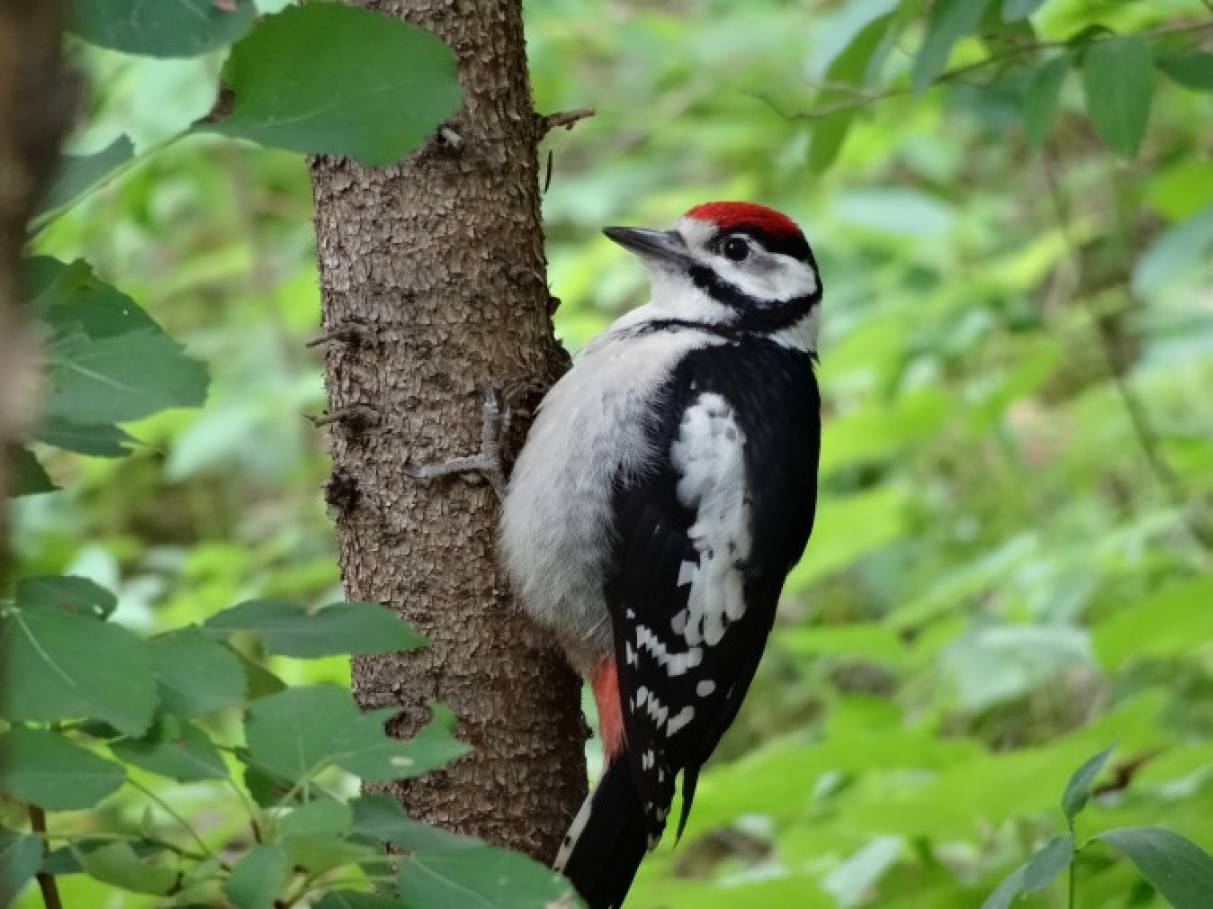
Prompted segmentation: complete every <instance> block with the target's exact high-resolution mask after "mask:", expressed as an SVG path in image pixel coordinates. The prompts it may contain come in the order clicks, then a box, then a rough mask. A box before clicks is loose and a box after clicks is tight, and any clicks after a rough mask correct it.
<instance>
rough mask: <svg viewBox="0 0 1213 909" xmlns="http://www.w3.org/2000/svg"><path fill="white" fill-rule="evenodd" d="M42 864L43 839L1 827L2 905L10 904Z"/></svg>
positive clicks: (0, 869) (0, 892) (0, 882)
mask: <svg viewBox="0 0 1213 909" xmlns="http://www.w3.org/2000/svg"><path fill="white" fill-rule="evenodd" d="M41 866H42V840H41V839H39V838H38V837H36V836H27V835H25V834H23V833H15V832H14V831H12V830H5V829H4V828H3V827H0V906H8V905H10V904H11V903H12V902H13V901H14V900H15V899H16V897H17V894H18V893H20V892H21V891H22V890H23V889H24V888H25V885H26V884H28V883H29V882H30V881H31V880H33V878H34V875H35V874H37V873H38V869H39V868H40V867H41Z"/></svg>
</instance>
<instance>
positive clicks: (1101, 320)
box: [1042, 147, 1213, 552]
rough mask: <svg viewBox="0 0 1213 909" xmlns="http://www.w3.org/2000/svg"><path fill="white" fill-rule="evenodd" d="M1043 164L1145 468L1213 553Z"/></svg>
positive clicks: (1048, 158) (1080, 291) (1212, 540)
mask: <svg viewBox="0 0 1213 909" xmlns="http://www.w3.org/2000/svg"><path fill="white" fill-rule="evenodd" d="M1042 161H1043V162H1044V175H1045V184H1046V185H1047V187H1048V190H1049V199H1050V201H1051V202H1052V205H1053V212H1054V215H1055V216H1056V218H1057V224H1058V227H1059V228H1060V230H1061V235H1062V239H1063V240H1064V241H1065V244H1066V250H1067V252H1068V253H1069V255H1070V259H1071V260H1072V262H1073V264H1074V269H1075V272H1076V274H1077V277H1078V288H1077V296H1078V299H1079V301H1080V302H1081V303H1082V305H1083V307H1084V308H1085V309H1086V310H1087V314H1088V315H1089V316H1090V318H1091V321H1092V323H1093V324H1094V326H1095V332H1096V335H1097V336H1098V338H1099V349H1100V353H1101V354H1102V356H1103V360H1104V365H1105V367H1106V369H1107V372H1108V377H1109V378H1111V380H1112V383H1113V385H1114V386H1115V388H1116V394H1117V396H1118V397H1119V398H1120V402H1121V406H1122V407H1123V408H1124V410H1125V414H1126V415H1127V416H1128V418H1129V425H1130V426H1132V428H1133V434H1134V435H1135V436H1136V438H1137V444H1138V446H1139V447H1140V448H1141V451H1142V454H1143V455H1144V456H1145V460H1146V464H1147V465H1148V466H1149V468H1150V472H1151V473H1152V474H1153V475H1154V478H1155V480H1156V481H1157V482H1158V484H1159V486H1160V487H1162V489H1163V491H1164V492H1165V493H1166V495H1167V497H1168V498H1169V499H1170V500H1171V502H1172V504H1173V505H1174V506H1175V507H1176V508H1177V509H1178V510H1179V515H1180V519H1181V520H1182V521H1183V523H1184V526H1185V527H1186V528H1187V530H1188V533H1189V534H1190V535H1191V536H1192V538H1193V539H1194V540H1195V541H1196V542H1197V543H1198V544H1199V545H1200V546H1202V547H1203V548H1204V549H1206V550H1208V551H1211V552H1213V529H1210V528H1209V527H1207V526H1206V525H1205V524H1204V522H1203V521H1200V520H1198V519H1197V518H1196V516H1195V515H1193V514H1192V513H1191V511H1190V505H1191V497H1190V496H1189V494H1188V491H1187V490H1186V489H1185V488H1184V485H1183V481H1182V480H1181V479H1180V477H1179V475H1178V474H1177V473H1175V471H1174V470H1173V469H1172V467H1171V465H1170V464H1169V463H1168V462H1167V460H1166V458H1165V457H1164V456H1163V453H1162V451H1161V450H1160V446H1159V442H1158V434H1157V433H1156V432H1155V431H1154V427H1153V426H1152V425H1151V424H1150V419H1149V417H1148V415H1147V414H1146V408H1145V405H1144V404H1142V402H1141V399H1140V398H1139V397H1138V396H1137V391H1136V389H1134V388H1133V386H1132V384H1131V383H1130V382H1129V380H1128V377H1127V376H1125V374H1124V372H1123V370H1122V369H1121V364H1120V362H1119V360H1118V358H1117V352H1116V337H1115V335H1114V334H1113V332H1112V329H1111V326H1110V325H1109V324H1108V320H1107V318H1106V317H1105V316H1104V314H1103V313H1100V312H1099V311H1098V310H1097V309H1096V308H1095V306H1094V304H1093V303H1092V302H1091V299H1090V298H1089V297H1088V295H1087V294H1086V293H1085V292H1084V288H1085V286H1086V284H1087V279H1086V260H1085V259H1084V258H1083V255H1082V251H1081V250H1080V249H1079V247H1078V243H1077V242H1076V241H1075V239H1074V236H1073V233H1072V232H1071V230H1070V217H1069V210H1068V207H1067V205H1066V201H1065V197H1064V196H1063V195H1062V192H1061V187H1060V186H1059V185H1058V183H1057V176H1056V174H1054V172H1053V158H1052V154H1051V153H1050V151H1049V149H1048V148H1047V147H1046V148H1045V150H1044V154H1043V155H1042Z"/></svg>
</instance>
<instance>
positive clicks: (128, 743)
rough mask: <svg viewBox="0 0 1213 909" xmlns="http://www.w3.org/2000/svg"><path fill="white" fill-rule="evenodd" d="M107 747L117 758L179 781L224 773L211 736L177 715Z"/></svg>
mask: <svg viewBox="0 0 1213 909" xmlns="http://www.w3.org/2000/svg"><path fill="white" fill-rule="evenodd" d="M110 750H111V751H113V752H114V755H115V756H116V757H117V758H118V759H119V760H122V761H126V762H127V763H128V764H134V765H135V766H136V767H142V768H143V769H144V770H148V771H151V772H152V773H158V774H159V775H160V776H166V777H169V778H170V779H174V780H177V782H179V783H190V782H194V781H196V780H221V779H223V778H224V777H226V776H227V765H226V764H224V763H223V756H222V755H221V754H220V753H219V749H218V748H216V747H215V745H214V744H213V743H212V742H211V740H210V737H209V736H208V735H207V734H206V733H205V732H203V731H202V730H201V729H199V728H198V727H197V726H195V725H194V724H193V723H189V722H184V721H181V720H178V719H177V718H176V717H166V718H165V719H164V720H163V721H162V722H161V723H159V724H158V726H157V728H155V729H154V730H152V732H151V733H150V734H148V735H146V736H144V737H143V738H141V739H121V740H120V741H117V742H113V743H111V744H110Z"/></svg>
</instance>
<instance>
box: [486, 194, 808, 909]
mask: <svg viewBox="0 0 1213 909" xmlns="http://www.w3.org/2000/svg"><path fill="white" fill-rule="evenodd" d="M607 234H608V236H610V237H612V239H615V240H616V241H617V242H619V243H621V244H622V245H624V246H625V247H627V248H629V249H631V250H633V251H634V252H636V253H638V254H639V255H640V256H641V257H642V258H643V259H644V261H645V262H646V264H647V265H648V266H649V270H650V274H651V277H652V283H653V298H652V302H650V303H649V304H648V305H646V306H643V307H641V308H640V309H638V310H636V311H634V312H632V313H630V314H628V315H626V316H624V317H623V318H621V319H620V320H618V321H617V322H616V323H615V324H614V325H613V326H612V327H611V328H610V329H608V330H607V331H606V332H605V333H604V334H603V335H601V336H599V337H598V338H596V339H595V340H594V341H593V342H592V343H591V344H590V345H589V346H588V347H587V348H586V350H585V351H584V352H583V354H582V356H581V357H580V358H579V360H578V361H577V363H576V365H575V366H574V367H573V369H572V370H571V371H570V372H569V373H568V374H567V375H566V376H565V377H564V378H563V379H561V381H560V382H559V383H557V385H556V386H555V387H554V388H553V389H552V391H551V392H550V393H549V394H548V396H547V397H546V398H545V399H544V402H543V405H542V406H541V409H540V413H539V415H538V417H537V419H536V422H535V424H534V426H533V427H532V429H531V432H530V435H529V436H528V438H527V443H526V445H525V447H524V449H523V451H522V453H521V454H520V456H519V459H518V462H517V464H516V466H515V469H514V474H513V476H512V478H511V480H510V487H509V493H508V495H507V497H506V503H505V512H504V517H503V521H502V535H501V552H502V556H503V560H504V562H505V565H506V567H507V569H508V570H509V572H510V575H511V578H512V580H513V582H514V584H515V586H516V588H517V590H518V593H519V596H520V599H521V602H522V604H523V606H524V608H525V609H527V611H528V612H530V613H531V615H532V616H534V617H535V618H536V619H538V620H539V621H540V622H542V623H544V624H545V625H547V626H549V627H550V628H552V629H553V630H554V631H555V633H556V636H557V638H558V639H559V640H560V642H561V644H562V645H563V647H564V649H565V651H566V654H567V655H568V657H569V660H570V662H572V664H573V665H574V666H575V667H576V668H577V669H578V670H579V671H580V672H581V673H582V674H583V675H585V676H586V677H587V678H588V679H590V680H591V681H592V683H593V686H594V693H595V697H596V699H597V701H598V706H599V715H600V722H601V724H602V732H603V741H604V747H605V749H606V752H607V754H606V757H607V767H606V771H605V773H604V776H603V779H602V780H601V781H600V782H599V784H598V786H597V788H596V789H595V791H594V792H593V793H591V795H590V797H589V798H588V799H587V800H586V803H585V805H584V806H583V807H582V810H581V811H580V812H579V813H578V815H577V817H576V818H574V820H573V823H572V825H571V827H570V830H569V835H568V837H567V838H566V840H565V845H564V848H563V849H562V851H561V855H560V857H559V858H558V860H557V868H558V869H560V870H563V871H564V872H565V873H566V874H567V875H568V876H569V878H570V879H571V880H572V881H573V883H574V884H575V885H576V886H577V889H578V891H579V892H580V893H581V895H582V896H583V897H584V898H585V899H586V900H587V902H588V903H589V905H590V906H591V909H606V907H616V906H619V905H620V904H621V903H622V901H623V899H624V897H625V895H626V893H627V890H628V888H629V886H630V885H631V881H632V878H633V876H634V875H635V872H636V868H637V866H638V865H639V863H640V861H641V859H642V858H643V856H644V853H645V852H646V851H647V850H648V849H650V848H652V847H653V846H654V845H655V844H656V843H657V841H658V840H659V839H660V836H661V833H662V831H663V829H664V828H665V826H666V823H667V818H668V813H669V810H670V804H671V800H672V798H673V795H674V787H675V779H676V777H677V776H678V775H679V774H681V776H682V792H683V811H682V816H681V817H680V818H679V822H678V828H677V829H678V831H679V833H681V830H682V826H683V824H685V821H686V815H687V812H688V811H689V810H690V808H691V803H692V800H693V796H694V789H695V782H696V780H697V778H698V773H699V769H700V767H702V765H703V764H704V762H705V761H706V760H707V759H708V757H709V756H710V755H711V753H712V751H713V749H714V748H715V747H716V745H717V744H718V743H719V741H720V738H721V736H722V735H723V734H724V732H725V730H726V729H727V728H728V726H729V725H730V723H731V722H732V721H733V719H734V717H735V716H736V714H737V711H738V709H739V708H740V706H741V702H742V700H743V699H744V697H745V693H746V691H747V689H748V687H749V685H750V682H751V680H752V678H753V675H754V672H755V669H756V668H757V666H758V662H759V660H760V658H761V656H762V651H763V648H764V646H765V644H766V639H767V635H768V633H769V632H770V629H771V625H772V623H773V621H774V617H775V608H776V604H777V602H778V599H779V594H780V590H781V588H782V586H783V582H784V579H785V578H786V576H787V573H788V571H789V570H790V569H791V568H792V566H793V565H794V564H795V563H796V561H797V560H798V559H799V558H800V556H801V553H802V552H803V550H804V547H805V544H806V542H807V540H808V538H809V533H810V531H811V529H812V525H813V515H814V508H815V503H816V487H817V460H818V449H819V442H820V399H819V394H818V389H817V384H816V380H815V378H814V373H813V358H814V351H815V344H816V326H817V318H818V311H819V304H820V299H821V285H820V279H819V276H818V273H817V267H816V263H815V261H814V259H813V255H812V252H811V251H810V249H809V246H808V244H807V242H805V240H804V237H803V235H802V234H801V232H800V230H799V229H798V228H797V227H796V225H795V224H794V223H793V222H792V221H791V220H790V219H788V218H786V217H785V216H783V215H781V214H779V213H778V212H774V211H772V210H771V209H767V208H763V207H761V206H756V205H751V204H748V203H711V204H709V205H703V206H699V207H697V208H695V209H692V210H691V211H690V212H688V213H687V215H685V216H684V217H683V218H682V219H681V220H680V221H679V223H678V226H677V227H676V229H675V230H674V231H669V232H658V231H642V230H636V229H624V228H609V229H608V230H607Z"/></svg>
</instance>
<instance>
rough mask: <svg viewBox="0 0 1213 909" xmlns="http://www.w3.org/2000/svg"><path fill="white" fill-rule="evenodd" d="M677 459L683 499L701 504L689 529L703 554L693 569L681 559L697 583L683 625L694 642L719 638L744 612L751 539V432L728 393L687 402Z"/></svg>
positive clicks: (682, 571)
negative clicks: (748, 440)
mask: <svg viewBox="0 0 1213 909" xmlns="http://www.w3.org/2000/svg"><path fill="white" fill-rule="evenodd" d="M670 460H671V462H672V463H673V465H674V467H675V468H676V469H677V471H678V474H679V479H678V487H677V495H678V500H679V501H680V502H681V503H682V504H683V505H685V506H686V507H687V508H690V509H692V510H694V512H695V523H694V524H692V525H691V528H690V530H688V531H687V536H688V537H689V538H690V540H691V543H692V544H693V545H694V546H695V549H696V550H697V551H698V552H699V554H700V560H699V564H698V565H697V566H695V570H694V571H693V572H691V571H688V570H687V569H686V566H687V565H688V564H689V563H688V562H683V563H682V565H680V566H679V584H680V585H682V584H683V583H685V581H686V580H687V579H688V578H689V580H690V587H691V589H690V591H689V592H688V594H687V620H686V622H685V624H684V625H683V628H682V632H681V633H682V635H683V638H684V639H685V640H686V642H687V644H688V645H695V644H699V643H707V644H709V645H711V644H716V643H718V642H719V641H720V639H721V638H722V637H724V633H725V630H726V629H727V628H728V625H729V623H730V622H734V621H736V620H738V619H740V618H741V617H742V616H743V615H744V614H745V591H744V587H743V577H742V572H741V570H740V569H741V568H742V567H743V566H744V565H745V562H746V560H747V559H748V558H749V555H750V544H751V538H750V505H749V502H748V500H747V496H746V476H745V434H744V433H743V432H742V431H741V428H740V427H739V426H738V425H737V420H736V417H735V415H734V413H733V409H732V407H730V406H729V403H728V402H727V401H726V400H725V399H724V398H723V397H722V396H720V395H718V394H712V393H704V394H701V395H700V396H699V398H698V399H696V401H695V403H694V404H692V405H691V406H690V407H688V408H687V409H686V412H685V413H684V414H683V417H682V423H681V425H680V426H679V430H678V440H677V441H676V442H674V444H673V445H672V446H671V447H670ZM676 633H677V632H676Z"/></svg>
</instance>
